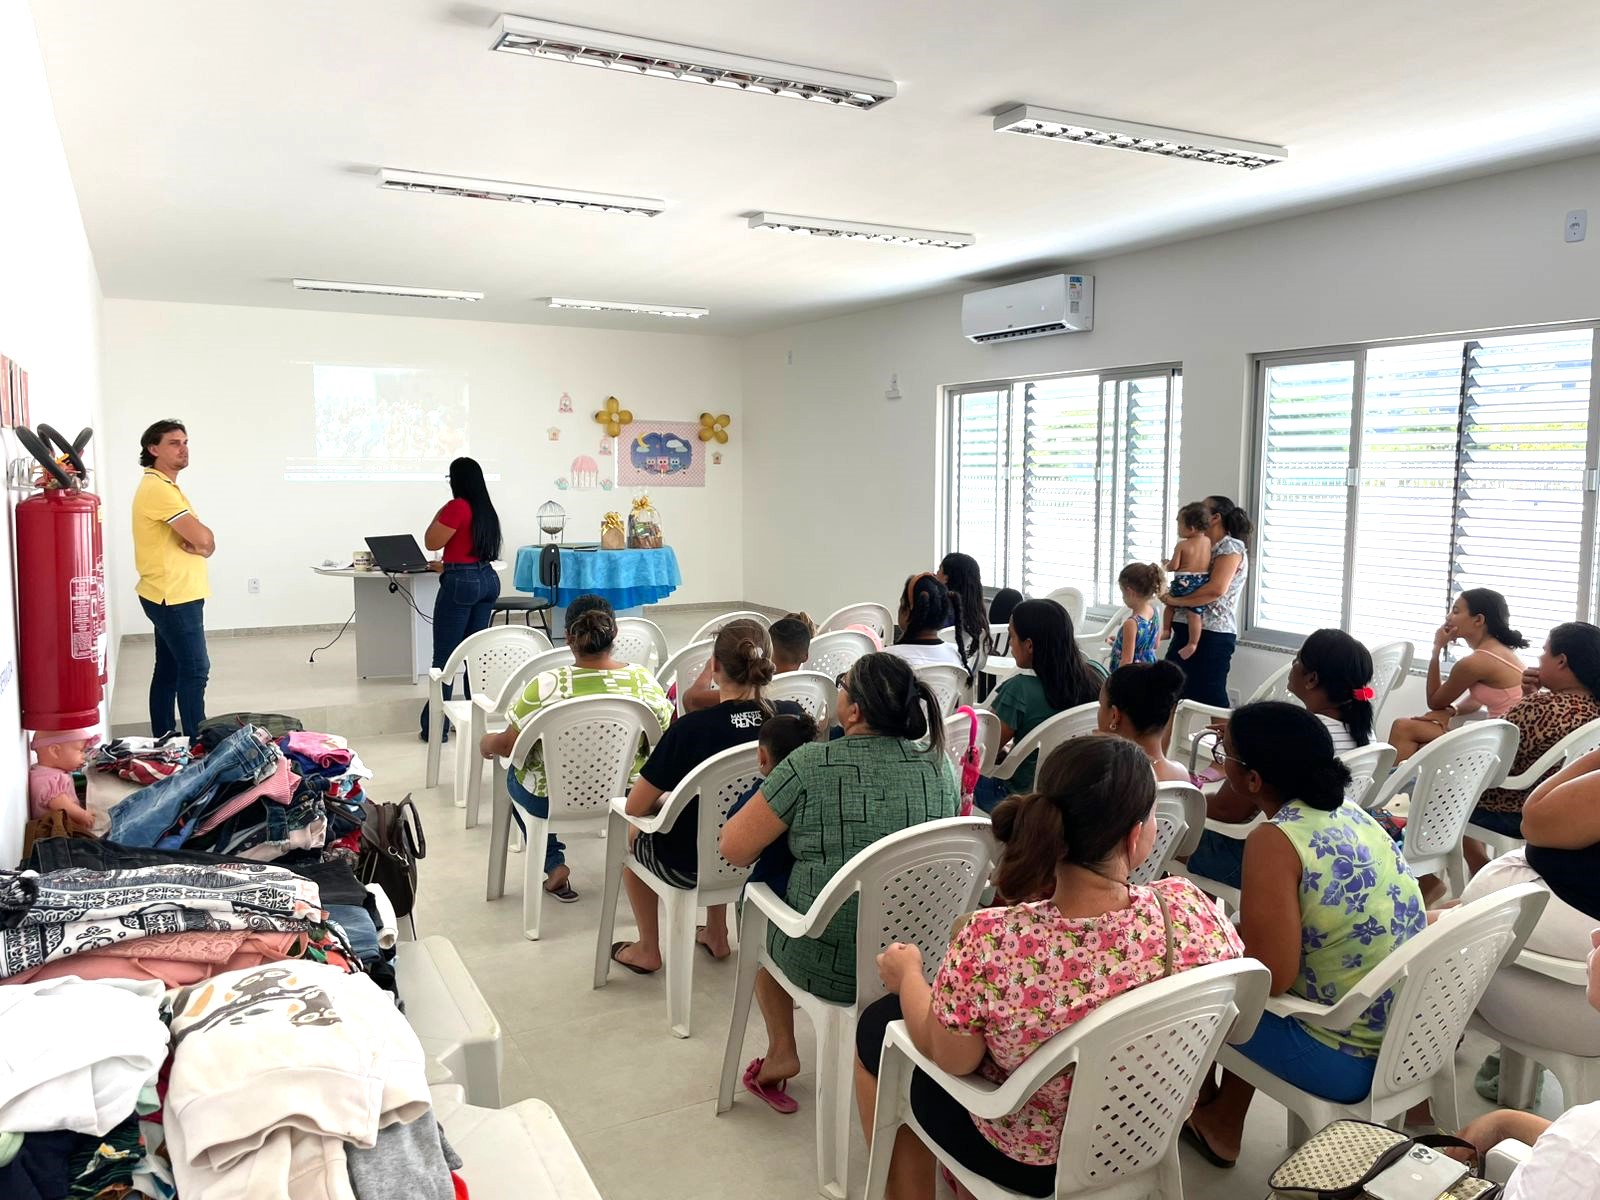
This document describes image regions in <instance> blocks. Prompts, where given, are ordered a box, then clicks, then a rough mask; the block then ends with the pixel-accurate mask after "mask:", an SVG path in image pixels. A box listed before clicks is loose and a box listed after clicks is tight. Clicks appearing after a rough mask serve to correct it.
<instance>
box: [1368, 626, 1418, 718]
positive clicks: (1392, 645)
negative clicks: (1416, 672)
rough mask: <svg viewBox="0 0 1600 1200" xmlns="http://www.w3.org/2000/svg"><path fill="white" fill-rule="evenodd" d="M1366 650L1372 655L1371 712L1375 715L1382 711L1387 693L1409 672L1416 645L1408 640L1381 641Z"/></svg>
mask: <svg viewBox="0 0 1600 1200" xmlns="http://www.w3.org/2000/svg"><path fill="white" fill-rule="evenodd" d="M1367 651H1368V653H1370V654H1371V655H1372V693H1373V694H1372V713H1373V716H1374V717H1376V716H1377V715H1378V714H1379V713H1381V712H1382V711H1383V705H1384V702H1385V701H1387V700H1388V699H1389V694H1390V693H1391V692H1393V691H1394V689H1395V688H1397V687H1399V686H1400V684H1401V683H1402V682H1403V681H1404V680H1405V677H1406V676H1407V675H1408V674H1409V673H1410V671H1411V659H1412V656H1413V655H1414V654H1415V653H1416V647H1414V646H1413V645H1412V644H1411V643H1410V642H1409V641H1403V642H1381V643H1379V644H1378V645H1376V646H1368V647H1367Z"/></svg>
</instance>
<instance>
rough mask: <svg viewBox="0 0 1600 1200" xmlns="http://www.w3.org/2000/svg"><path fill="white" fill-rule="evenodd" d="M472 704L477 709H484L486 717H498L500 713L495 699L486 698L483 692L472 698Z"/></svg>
mask: <svg viewBox="0 0 1600 1200" xmlns="http://www.w3.org/2000/svg"><path fill="white" fill-rule="evenodd" d="M472 703H473V704H474V705H475V706H476V707H478V708H480V709H482V710H483V715H484V716H486V717H493V716H496V715H498V714H499V712H500V706H499V705H498V704H496V703H495V702H494V700H493V699H491V698H490V697H488V696H485V695H484V694H483V693H482V692H479V693H478V694H477V695H476V696H474V697H473V698H472Z"/></svg>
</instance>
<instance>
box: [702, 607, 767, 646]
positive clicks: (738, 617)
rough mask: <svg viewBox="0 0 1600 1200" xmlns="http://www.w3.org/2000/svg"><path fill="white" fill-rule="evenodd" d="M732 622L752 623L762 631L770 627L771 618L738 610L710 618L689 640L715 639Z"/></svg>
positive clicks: (750, 611) (764, 614) (746, 610)
mask: <svg viewBox="0 0 1600 1200" xmlns="http://www.w3.org/2000/svg"><path fill="white" fill-rule="evenodd" d="M734 621H754V622H755V623H756V624H757V625H759V626H761V628H763V629H768V628H770V627H771V625H772V618H771V617H769V616H767V614H766V613H758V612H754V611H752V610H750V609H738V610H736V611H734V612H725V613H723V614H722V615H721V616H720V617H712V618H711V620H709V621H707V622H706V623H705V624H704V625H702V626H700V628H699V629H697V630H695V634H694V636H693V637H692V638H690V639H689V640H690V641H691V642H698V641H701V640H702V639H704V638H708V637H716V636H717V633H718V631H719V630H721V628H722V627H723V626H724V625H728V624H731V623H732V622H734Z"/></svg>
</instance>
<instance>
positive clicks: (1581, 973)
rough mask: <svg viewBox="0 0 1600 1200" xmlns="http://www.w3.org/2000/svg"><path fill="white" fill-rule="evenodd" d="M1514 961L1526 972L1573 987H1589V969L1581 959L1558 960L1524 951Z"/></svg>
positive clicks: (1533, 951) (1554, 957)
mask: <svg viewBox="0 0 1600 1200" xmlns="http://www.w3.org/2000/svg"><path fill="white" fill-rule="evenodd" d="M1512 961H1513V962H1514V963H1515V964H1516V965H1517V966H1519V967H1521V968H1522V969H1523V970H1525V971H1532V972H1534V973H1535V974H1537V975H1545V976H1548V977H1549V978H1551V979H1555V980H1559V981H1560V982H1562V983H1570V984H1571V985H1572V986H1573V987H1580V988H1581V987H1587V986H1588V984H1589V967H1588V964H1587V963H1586V962H1585V961H1584V960H1583V959H1581V958H1557V957H1556V956H1555V955H1554V954H1541V953H1539V952H1538V951H1537V950H1524V951H1523V952H1522V953H1521V954H1519V955H1517V957H1516V958H1515V959H1513V960H1512Z"/></svg>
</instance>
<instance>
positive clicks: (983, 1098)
mask: <svg viewBox="0 0 1600 1200" xmlns="http://www.w3.org/2000/svg"><path fill="white" fill-rule="evenodd" d="M891 1047H892V1048H893V1049H894V1050H895V1051H896V1052H898V1053H899V1054H902V1055H904V1056H905V1058H906V1059H907V1060H908V1061H909V1062H910V1063H911V1065H912V1066H914V1067H920V1068H921V1069H922V1070H923V1072H924V1073H926V1074H927V1075H928V1076H929V1077H930V1078H931V1079H932V1080H933V1081H934V1082H935V1083H937V1084H938V1085H939V1087H940V1088H941V1089H942V1090H943V1091H944V1092H945V1093H946V1094H947V1095H949V1096H950V1098H951V1099H953V1100H955V1101H957V1102H958V1103H959V1104H960V1105H961V1107H962V1108H964V1109H966V1110H967V1111H968V1112H969V1113H971V1114H972V1115H973V1116H975V1117H983V1118H985V1119H987V1120H991V1121H992V1120H995V1119H996V1118H998V1117H1004V1116H1007V1115H1009V1114H1010V1113H1013V1112H1016V1110H1017V1109H1019V1108H1021V1107H1022V1106H1023V1104H1025V1103H1026V1102H1027V1100H1028V1097H1029V1096H1030V1095H1031V1094H1032V1093H1031V1091H1030V1090H1024V1089H1023V1088H1020V1087H1017V1088H1014V1087H1012V1086H1011V1079H1014V1078H1016V1076H1012V1077H1011V1078H1010V1079H1007V1080H1006V1082H1005V1083H1003V1084H999V1083H993V1082H991V1081H990V1080H988V1079H985V1078H984V1077H983V1076H982V1075H952V1074H950V1072H948V1071H946V1070H945V1069H944V1068H943V1067H941V1066H939V1064H938V1063H936V1062H934V1061H933V1060H932V1059H931V1058H929V1057H928V1056H927V1055H926V1054H924V1053H922V1051H920V1050H918V1049H917V1048H916V1046H914V1045H912V1043H911V1034H910V1033H909V1032H908V1031H907V1030H906V1023H905V1022H904V1021H892V1022H890V1024H889V1028H888V1032H887V1033H886V1035H885V1036H884V1039H883V1048H884V1051H885V1052H886V1053H887V1052H888V1051H889V1050H890V1049H891ZM1013 1092H1015V1093H1017V1095H1016V1097H1015V1099H1014V1101H1013V1099H1012V1093H1013Z"/></svg>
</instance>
